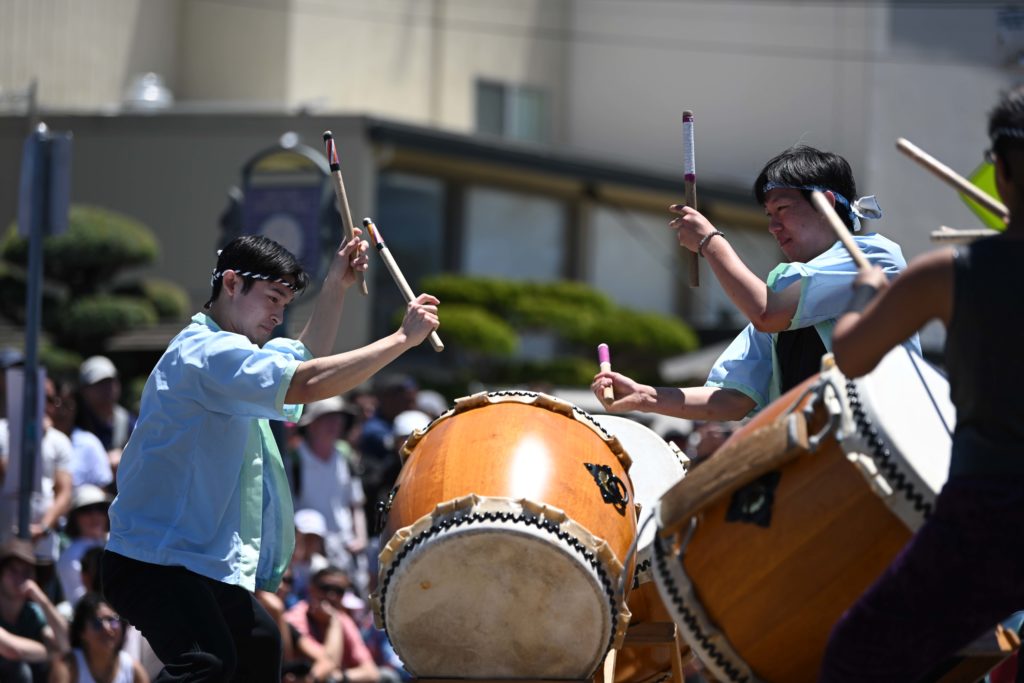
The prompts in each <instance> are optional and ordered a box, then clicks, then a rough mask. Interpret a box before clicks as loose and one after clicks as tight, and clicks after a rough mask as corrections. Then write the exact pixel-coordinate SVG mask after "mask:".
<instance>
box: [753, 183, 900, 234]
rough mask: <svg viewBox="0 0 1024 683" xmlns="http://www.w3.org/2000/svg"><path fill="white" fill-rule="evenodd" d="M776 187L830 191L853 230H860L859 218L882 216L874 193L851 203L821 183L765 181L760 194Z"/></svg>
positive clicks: (873, 218)
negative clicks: (795, 183) (800, 183)
mask: <svg viewBox="0 0 1024 683" xmlns="http://www.w3.org/2000/svg"><path fill="white" fill-rule="evenodd" d="M776 189H787V190H807V191H808V192H813V191H815V190H817V191H818V192H831V193H832V194H833V195H834V196H835V198H836V203H837V204H840V205H841V206H842V207H843V208H845V209H846V213H847V215H849V216H850V218H851V222H852V223H853V231H854V232H860V219H861V218H870V219H872V220H878V219H879V218H881V217H882V207H880V206H879V205H878V200H877V199H875V195H873V194H869V195H867V196H864V197H861V198H860V199H857V200H856V201H854V202H853V203H852V204H851V203H850V200H849V199H847V198H846V197H844V196H843V195H842V194H840V193H839V192H836V191H835V190H832V189H829V188H827V187H822V186H821V185H786V184H785V183H765V186H764V189H763V190H761V192H762V194H768V191H769V190H776Z"/></svg>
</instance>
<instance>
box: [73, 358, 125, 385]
mask: <svg viewBox="0 0 1024 683" xmlns="http://www.w3.org/2000/svg"><path fill="white" fill-rule="evenodd" d="M115 378H117V368H116V367H114V363H113V362H112V361H111V360H110V359H109V358H107V357H106V356H90V357H89V358H86V359H85V360H84V361H82V365H81V366H80V367H79V368H78V381H79V383H80V384H81V385H82V386H83V387H87V386H90V385H92V384H96V383H97V382H102V381H103V380H105V379H115Z"/></svg>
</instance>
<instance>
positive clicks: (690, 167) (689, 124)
mask: <svg viewBox="0 0 1024 683" xmlns="http://www.w3.org/2000/svg"><path fill="white" fill-rule="evenodd" d="M683 204H685V205H686V206H689V207H690V208H691V209H696V208H697V165H696V161H695V160H694V153H693V112H692V111H690V110H689V109H687V110H686V111H684V112H683ZM689 266H690V286H691V287H700V260H699V259H698V258H697V252H695V251H691V252H690V257H689Z"/></svg>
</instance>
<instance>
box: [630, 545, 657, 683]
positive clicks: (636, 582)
mask: <svg viewBox="0 0 1024 683" xmlns="http://www.w3.org/2000/svg"><path fill="white" fill-rule="evenodd" d="M637 535H638V536H639V534H637ZM650 568H651V558H649V557H648V558H647V559H646V560H644V561H643V562H641V563H640V564H638V565H637V566H636V571H634V572H633V590H636V589H637V588H639V587H640V575H641V574H643V573H644V572H645V571H647V570H648V569H650ZM653 683H657V681H654V682H653Z"/></svg>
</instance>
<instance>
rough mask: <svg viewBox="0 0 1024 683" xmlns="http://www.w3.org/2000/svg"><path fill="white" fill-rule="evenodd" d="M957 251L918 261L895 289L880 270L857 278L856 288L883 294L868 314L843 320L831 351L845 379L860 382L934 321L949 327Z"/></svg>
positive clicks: (932, 254)
mask: <svg viewBox="0 0 1024 683" xmlns="http://www.w3.org/2000/svg"><path fill="white" fill-rule="evenodd" d="M953 254H954V252H953V250H951V249H942V250H939V251H933V252H930V253H928V254H925V255H923V256H921V257H919V258H917V259H915V260H914V261H913V262H912V263H911V264H910V265H909V266H908V267H907V269H906V270H905V271H904V272H903V273H902V274H901V275H899V276H898V277H897V278H896V279H895V280H893V282H892V284H889V283H888V281H887V280H886V276H885V273H884V272H883V271H882V269H881V268H878V267H877V266H876V267H875V268H873V269H872V270H870V271H867V272H866V273H862V274H860V275H858V276H857V280H856V282H855V283H854V287H855V288H857V287H860V286H870V287H874V288H875V289H877V290H878V292H879V294H878V295H877V296H875V298H874V299H873V300H872V301H871V303H869V304H868V305H867V307H866V308H864V310H863V312H858V311H849V312H847V313H844V314H843V315H842V316H840V317H839V320H838V321H837V322H836V326H835V330H834V331H833V333H832V351H833V353H834V354H835V358H836V363H837V364H838V365H839V369H840V370H842V371H843V374H845V375H847V376H848V377H859V376H861V375H864V374H866V373H868V372H871V370H873V369H874V367H875V366H876V365H878V361H880V360H882V357H883V356H884V355H885V354H886V353H888V352H889V351H890V350H891V349H892V348H894V347H895V346H896V345H897V344H900V343H902V342H903V341H904V340H906V339H907V338H908V337H910V336H911V335H913V334H914V333H915V332H917V331H918V330H919V329H921V328H922V327H923V326H924V325H925V323H927V322H928V321H929V320H932V319H936V318H937V319H939V320H941V321H942V322H943V323H945V324H947V325H948V324H949V320H950V317H951V316H952V314H953Z"/></svg>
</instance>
